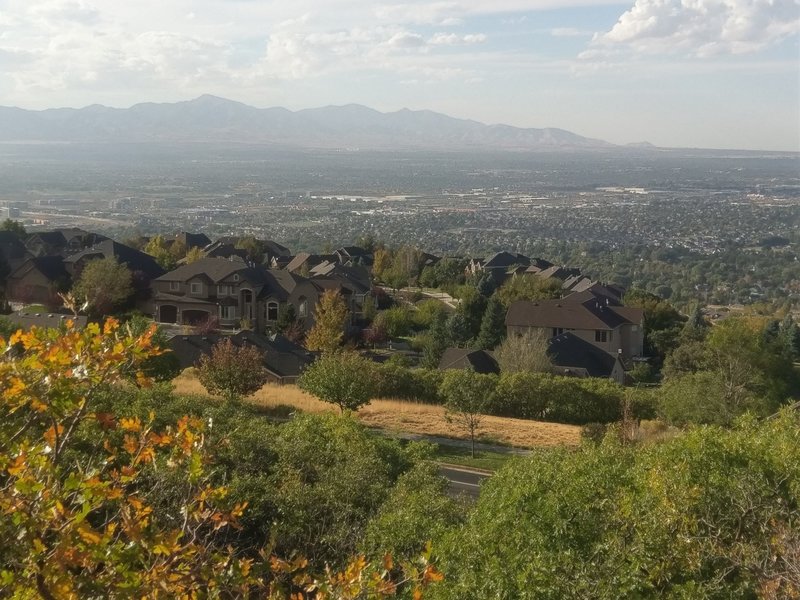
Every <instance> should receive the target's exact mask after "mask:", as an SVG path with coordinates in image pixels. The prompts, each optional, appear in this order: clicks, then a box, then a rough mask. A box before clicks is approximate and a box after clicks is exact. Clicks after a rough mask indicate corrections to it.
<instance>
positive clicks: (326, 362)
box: [297, 352, 373, 413]
mask: <svg viewBox="0 0 800 600" xmlns="http://www.w3.org/2000/svg"><path fill="white" fill-rule="evenodd" d="M372 371H373V365H372V363H371V362H370V361H368V360H367V359H365V358H362V357H360V356H359V355H358V354H356V353H355V352H337V353H326V354H323V355H322V357H321V358H319V359H317V360H316V361H314V362H313V363H312V364H311V365H310V366H309V367H308V368H307V369H306V370H305V371H304V372H303V374H302V375H301V376H300V379H299V380H298V381H297V385H298V386H299V387H300V389H302V390H305V391H307V392H308V393H309V394H311V395H312V396H316V397H317V398H319V399H320V400H322V401H323V402H330V403H331V404H335V405H336V406H338V407H339V409H340V411H341V412H342V413H344V412H345V411H348V412H349V411H354V410H358V409H359V408H360V407H362V406H364V405H365V404H369V401H370V399H371V398H372V393H373V377H372Z"/></svg>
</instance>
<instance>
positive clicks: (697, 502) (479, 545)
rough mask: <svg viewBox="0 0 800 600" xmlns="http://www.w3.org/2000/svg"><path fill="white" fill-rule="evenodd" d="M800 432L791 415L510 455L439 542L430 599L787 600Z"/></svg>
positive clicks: (791, 585) (791, 588) (796, 589)
mask: <svg viewBox="0 0 800 600" xmlns="http://www.w3.org/2000/svg"><path fill="white" fill-rule="evenodd" d="M798 427H800V416H798V415H797V413H793V412H790V411H785V412H783V413H782V414H781V415H780V416H779V417H778V418H775V419H771V420H768V421H763V422H758V421H755V420H744V421H742V422H740V423H739V424H738V426H737V427H736V428H734V429H733V430H723V429H720V428H716V427H702V428H696V429H694V430H692V431H690V432H687V433H684V434H681V435H679V436H677V437H675V438H673V439H671V440H668V441H664V442H661V443H657V444H645V445H641V446H635V447H631V446H626V445H621V444H620V443H619V442H618V441H616V440H617V439H618V438H617V437H616V436H609V437H607V438H606V440H604V442H603V443H602V444H600V445H586V446H584V447H582V448H581V449H579V450H573V449H569V450H568V449H561V450H548V451H538V452H534V453H533V455H532V456H531V457H528V458H525V459H520V460H516V461H513V462H512V463H510V464H509V465H508V466H507V467H506V468H504V469H502V470H501V471H499V472H498V473H496V474H495V475H494V476H493V477H491V478H490V479H489V480H488V481H486V482H485V483H484V485H483V486H482V489H481V495H480V498H479V500H478V504H477V507H476V508H475V510H473V511H472V512H471V513H470V515H469V516H468V518H467V523H466V525H465V526H463V527H459V528H456V529H453V530H451V532H450V533H449V534H447V536H446V538H445V539H444V540H442V541H441V542H439V543H438V544H436V546H435V548H436V557H437V559H438V561H439V565H440V566H441V568H442V570H443V571H444V572H445V573H446V574H447V577H446V579H445V580H444V581H443V582H442V583H441V584H440V585H438V586H435V587H434V588H432V589H431V594H430V598H433V599H434V600H455V599H459V600H465V599H475V600H477V599H482V598H515V599H519V600H534V599H537V600H538V599H541V598H548V599H550V598H552V599H561V598H600V599H609V600H610V599H616V598H708V599H720V600H721V599H725V600H730V599H736V600H745V599H748V598H760V597H763V598H792V597H795V596H797V595H798V594H800V579H798V578H797V577H795V576H794V575H792V574H791V573H794V569H795V568H796V566H797V554H796V553H797V548H798V542H800V540H799V539H798V535H797V528H796V519H797V518H798V516H799V513H798V500H800V496H799V495H798V494H800V491H799V490H800V488H798V486H797V482H798V481H800V460H798V455H797V449H796V437H797V431H798ZM477 565H479V567H477Z"/></svg>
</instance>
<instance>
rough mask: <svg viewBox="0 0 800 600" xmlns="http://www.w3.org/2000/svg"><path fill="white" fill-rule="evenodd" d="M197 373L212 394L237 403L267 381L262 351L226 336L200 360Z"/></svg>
mask: <svg viewBox="0 0 800 600" xmlns="http://www.w3.org/2000/svg"><path fill="white" fill-rule="evenodd" d="M197 376H198V377H199V379H200V383H202V384H203V387H204V388H206V390H208V393H209V394H216V395H219V396H222V397H223V398H224V399H225V400H226V401H229V402H234V401H237V400H241V398H243V397H244V396H248V395H250V394H253V393H255V392H257V391H258V390H260V389H261V387H262V386H263V385H264V384H265V383H266V382H267V370H266V369H265V368H264V363H263V357H262V356H261V352H259V350H258V349H257V348H256V347H255V346H235V345H234V344H233V342H231V340H230V339H229V338H223V339H222V340H220V341H219V342H217V343H216V344H215V345H214V347H213V348H212V349H211V354H204V355H203V356H201V357H200V360H199V361H198V363H197Z"/></svg>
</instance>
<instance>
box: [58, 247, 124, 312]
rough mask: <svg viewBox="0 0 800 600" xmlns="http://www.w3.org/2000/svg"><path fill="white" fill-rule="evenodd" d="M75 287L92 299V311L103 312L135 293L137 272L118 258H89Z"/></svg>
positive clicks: (85, 299)
mask: <svg viewBox="0 0 800 600" xmlns="http://www.w3.org/2000/svg"><path fill="white" fill-rule="evenodd" d="M72 291H73V293H74V294H75V296H77V297H78V298H83V300H84V301H85V302H86V303H88V311H89V313H90V314H92V315H94V316H103V315H107V314H109V313H111V311H112V310H114V308H116V307H119V306H120V305H122V304H124V303H125V302H126V301H127V300H128V299H129V298H130V297H131V295H132V294H133V276H132V274H131V272H130V269H128V267H126V266H125V265H121V264H119V263H118V262H117V261H116V259H115V258H113V257H110V256H109V257H108V258H99V259H96V260H92V261H89V263H88V264H87V265H86V266H85V267H84V268H83V271H81V274H80V276H79V277H78V281H77V282H76V283H75V286H74V287H73V290H72Z"/></svg>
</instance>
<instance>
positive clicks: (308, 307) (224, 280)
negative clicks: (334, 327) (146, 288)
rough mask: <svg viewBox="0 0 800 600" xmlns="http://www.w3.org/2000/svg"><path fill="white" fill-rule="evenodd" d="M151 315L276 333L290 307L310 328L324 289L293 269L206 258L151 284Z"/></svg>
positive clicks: (170, 320)
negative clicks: (244, 324) (213, 321)
mask: <svg viewBox="0 0 800 600" xmlns="http://www.w3.org/2000/svg"><path fill="white" fill-rule="evenodd" d="M152 289H153V298H152V304H153V305H152V313H153V317H154V319H155V320H156V321H158V322H160V323H178V324H184V325H195V324H198V323H202V322H203V321H205V320H207V319H209V318H213V317H216V318H218V319H219V323H220V326H221V327H222V328H227V329H236V328H238V327H239V326H240V324H241V323H242V321H247V322H248V323H249V324H250V326H251V327H252V328H253V329H255V330H256V331H267V330H270V329H274V327H275V326H276V325H277V323H278V320H279V319H280V317H281V315H282V314H283V313H284V311H286V310H288V307H289V305H291V306H292V307H293V308H294V313H295V315H296V317H297V319H298V320H299V321H300V322H301V323H302V324H303V326H304V327H305V328H306V329H308V328H310V327H311V326H312V325H313V324H314V310H315V307H316V305H317V302H318V301H319V297H320V296H321V295H322V293H323V291H324V289H325V288H323V286H321V285H318V283H317V282H314V281H312V280H310V279H307V278H305V277H301V276H299V275H296V274H294V273H290V272H289V271H275V270H268V269H266V268H264V267H263V266H261V265H252V264H248V263H246V262H245V261H243V260H242V259H241V258H239V257H235V256H234V257H231V258H229V259H223V258H203V259H200V260H197V261H195V262H193V263H190V264H188V265H183V266H181V267H178V268H177V269H175V270H173V271H170V272H169V273H166V274H165V275H162V276H161V277H158V278H157V279H155V280H154V281H153V283H152Z"/></svg>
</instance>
